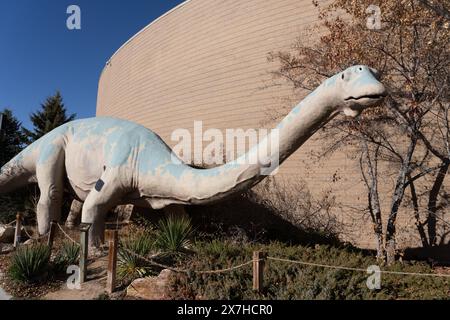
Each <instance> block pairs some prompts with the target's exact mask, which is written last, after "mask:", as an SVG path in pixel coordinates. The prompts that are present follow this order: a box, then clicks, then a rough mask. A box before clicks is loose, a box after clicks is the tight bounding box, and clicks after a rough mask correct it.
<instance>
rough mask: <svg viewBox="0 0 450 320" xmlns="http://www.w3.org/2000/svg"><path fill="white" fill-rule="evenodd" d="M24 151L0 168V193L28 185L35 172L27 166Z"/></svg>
mask: <svg viewBox="0 0 450 320" xmlns="http://www.w3.org/2000/svg"><path fill="white" fill-rule="evenodd" d="M24 159H25V157H24V155H23V152H22V153H20V154H18V155H17V156H16V157H14V158H13V159H12V160H11V161H9V162H8V163H6V164H5V165H4V166H3V167H1V169H0V194H4V193H8V192H11V191H14V190H16V189H19V188H21V187H24V186H26V185H28V184H29V183H30V182H31V181H32V180H33V177H34V174H33V173H32V172H31V171H30V170H29V168H26V166H25V161H24Z"/></svg>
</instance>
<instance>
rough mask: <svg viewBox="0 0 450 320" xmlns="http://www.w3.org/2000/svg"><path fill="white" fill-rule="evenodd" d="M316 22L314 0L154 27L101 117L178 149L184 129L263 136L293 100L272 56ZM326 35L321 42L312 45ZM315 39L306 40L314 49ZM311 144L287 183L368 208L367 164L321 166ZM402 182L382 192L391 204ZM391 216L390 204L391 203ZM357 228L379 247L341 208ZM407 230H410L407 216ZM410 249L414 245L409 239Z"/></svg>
mask: <svg viewBox="0 0 450 320" xmlns="http://www.w3.org/2000/svg"><path fill="white" fill-rule="evenodd" d="M316 21H317V11H316V8H315V7H314V6H313V5H312V2H311V0H246V1H243V0H191V1H188V2H185V3H184V4H183V5H181V6H179V7H178V8H177V9H175V10H173V11H172V12H170V13H169V14H167V15H165V16H163V17H162V18H161V19H159V20H158V21H156V22H155V23H153V24H151V25H150V26H149V27H147V28H146V29H144V30H143V31H142V32H140V33H139V34H138V35H136V36H135V37H134V38H133V39H132V40H131V41H129V42H128V43H127V44H125V45H124V46H123V47H122V48H121V49H120V50H119V51H118V52H117V53H116V54H115V55H114V56H113V57H112V58H111V60H110V62H109V63H108V65H107V66H106V67H105V69H104V71H103V73H102V75H101V78H100V82H99V90H98V102H97V115H99V116H101V115H110V116H115V117H119V118H124V119H129V120H133V121H136V122H138V123H140V124H142V125H145V126H147V127H149V128H151V129H152V130H154V131H155V132H157V133H158V134H159V135H161V136H162V138H163V139H164V140H165V141H166V142H167V143H168V144H169V145H173V143H172V142H171V141H170V135H171V133H172V131H173V130H174V129H176V128H187V129H190V130H192V127H193V122H194V120H202V121H203V123H204V126H205V127H206V128H205V129H207V128H219V129H225V128H258V127H260V126H261V123H262V122H263V121H264V119H266V118H267V110H269V109H274V108H280V106H281V105H283V104H284V103H285V102H284V101H285V99H286V98H289V97H290V96H291V94H292V91H291V89H290V88H289V87H288V86H276V87H274V86H270V85H271V84H273V80H272V76H271V75H270V71H273V70H275V69H276V65H274V64H270V63H268V61H267V54H268V53H269V52H271V51H280V50H289V49H290V48H291V46H292V44H293V43H294V41H295V40H296V38H297V37H298V36H299V34H300V32H301V31H302V30H304V28H305V27H306V26H309V25H311V24H313V23H315V22H316ZM314 37H317V35H313V38H314ZM308 40H309V39H306V38H305V41H308ZM321 144H322V143H321V141H320V140H319V141H318V140H317V139H315V140H311V141H309V142H308V143H307V144H306V145H305V146H304V147H302V148H301V149H300V150H299V151H297V152H296V153H295V154H294V155H293V156H292V157H291V158H290V159H289V160H288V161H287V162H286V163H285V164H284V165H283V166H282V170H281V171H280V175H281V176H290V177H294V178H295V177H301V178H302V179H306V181H307V182H308V185H309V187H310V188H311V189H312V191H313V192H314V193H315V194H316V195H319V194H320V193H321V192H322V191H324V190H327V189H331V190H333V194H334V195H335V196H336V197H337V199H338V200H339V201H340V202H341V203H342V204H343V206H344V207H345V208H346V206H352V207H357V208H358V207H362V208H363V207H364V206H365V204H366V195H365V192H364V188H363V185H362V181H361V177H360V174H359V167H358V162H357V161H355V160H352V159H350V158H349V157H348V156H347V155H346V152H349V151H348V150H347V151H345V150H344V151H342V152H338V153H336V154H334V155H333V156H332V157H331V158H329V159H327V160H325V161H322V162H317V161H315V160H312V158H311V155H310V152H311V151H314V150H318V148H319V146H320V145H321ZM392 186H393V181H386V183H385V184H384V185H383V186H382V190H384V193H383V196H387V195H388V193H387V191H388V190H389V188H392ZM384 200H385V201H384V209H385V211H386V210H387V208H388V205H389V201H388V200H389V199H384ZM336 214H337V215H338V216H340V217H342V220H343V221H344V222H346V223H350V224H354V226H353V227H352V228H351V233H350V234H349V235H348V237H347V239H348V240H351V241H352V242H354V243H356V244H358V245H360V246H363V247H373V245H374V242H373V237H372V233H371V223H370V219H368V217H366V218H365V219H361V216H360V215H357V214H356V215H355V214H352V213H349V210H348V208H347V210H344V209H336ZM399 220H400V227H399V229H400V230H402V228H404V227H405V228H411V223H410V221H409V216H408V215H407V214H406V213H401V214H400V217H399ZM403 243H404V244H412V243H411V241H410V240H407V241H403Z"/></svg>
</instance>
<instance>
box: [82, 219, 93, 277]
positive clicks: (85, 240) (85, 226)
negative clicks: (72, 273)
mask: <svg viewBox="0 0 450 320" xmlns="http://www.w3.org/2000/svg"><path fill="white" fill-rule="evenodd" d="M90 228H91V224H89V223H82V224H80V246H81V248H80V283H84V282H86V275H87V259H88V250H89V229H90Z"/></svg>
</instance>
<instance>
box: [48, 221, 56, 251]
mask: <svg viewBox="0 0 450 320" xmlns="http://www.w3.org/2000/svg"><path fill="white" fill-rule="evenodd" d="M56 226H57V222H56V221H52V222H50V232H49V234H48V239H47V245H48V247H49V248H50V250H52V247H53V240H55V233H56Z"/></svg>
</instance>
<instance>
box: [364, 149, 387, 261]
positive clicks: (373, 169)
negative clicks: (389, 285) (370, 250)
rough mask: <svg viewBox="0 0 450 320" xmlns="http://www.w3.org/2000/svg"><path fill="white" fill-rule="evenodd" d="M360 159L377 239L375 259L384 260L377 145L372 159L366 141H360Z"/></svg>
mask: <svg viewBox="0 0 450 320" xmlns="http://www.w3.org/2000/svg"><path fill="white" fill-rule="evenodd" d="M362 149H363V154H362V157H363V158H362V160H363V162H365V163H366V168H367V170H366V171H367V175H368V177H369V179H367V178H366V177H365V175H364V168H363V165H362V163H361V170H362V171H363V176H364V180H365V182H366V186H367V189H368V203H369V212H370V217H371V218H372V223H373V231H374V234H375V238H376V241H377V260H379V261H384V260H385V248H384V236H383V221H382V220H381V206H380V198H379V195H378V151H379V147H376V149H375V151H374V159H373V161H372V159H371V157H370V153H369V147H368V145H367V141H366V140H364V141H363V143H362Z"/></svg>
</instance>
